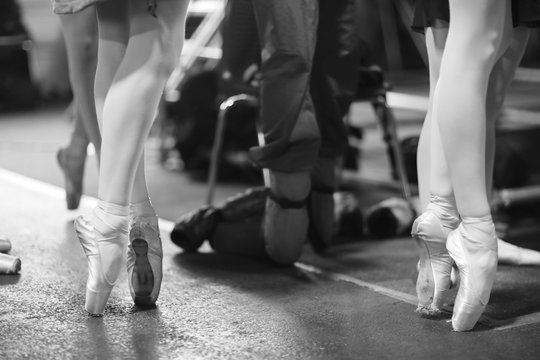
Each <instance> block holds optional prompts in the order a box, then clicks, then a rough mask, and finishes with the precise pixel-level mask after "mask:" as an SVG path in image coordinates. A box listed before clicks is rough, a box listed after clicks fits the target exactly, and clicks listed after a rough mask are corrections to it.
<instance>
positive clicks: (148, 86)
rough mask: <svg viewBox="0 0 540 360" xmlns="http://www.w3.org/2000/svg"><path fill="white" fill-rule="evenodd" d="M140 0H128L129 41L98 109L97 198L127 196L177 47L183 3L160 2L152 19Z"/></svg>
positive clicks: (117, 200)
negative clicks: (99, 157) (100, 138)
mask: <svg viewBox="0 0 540 360" xmlns="http://www.w3.org/2000/svg"><path fill="white" fill-rule="evenodd" d="M145 4H146V2H145V1H135V2H131V6H132V9H131V11H132V15H131V30H130V33H129V43H128V45H127V47H126V50H125V56H124V57H123V60H122V62H121V64H120V66H119V67H118V70H117V71H116V73H115V76H114V80H113V83H112V85H111V86H110V89H109V90H108V92H107V96H106V98H105V102H104V104H103V113H102V133H103V146H102V154H103V155H102V163H101V173H100V182H99V198H100V199H103V200H105V201H109V202H112V203H116V204H124V205H127V204H128V203H129V202H130V200H131V191H132V189H133V183H134V181H135V174H136V173H137V168H138V167H139V163H140V162H141V158H142V154H143V145H144V141H145V140H146V138H147V136H148V132H149V130H150V127H151V124H152V121H153V120H154V117H155V113H156V110H157V106H158V103H159V100H160V98H161V92H162V91H163V87H164V86H165V82H166V80H167V78H168V76H169V74H170V72H171V71H172V68H173V66H174V62H175V61H176V59H177V56H178V54H179V52H180V50H181V45H182V39H183V18H184V17H185V11H186V9H185V7H186V5H187V2H185V1H174V0H172V1H163V2H160V5H159V7H158V17H157V19H156V18H153V17H151V16H149V15H148V13H147V12H146V5H145ZM98 13H99V12H98ZM100 15H101V14H100ZM178 19H182V21H178ZM100 21H101V20H100ZM101 40H102V37H101V35H100V41H101ZM103 40H105V41H107V40H108V39H103ZM113 41H114V40H113ZM170 44H173V45H174V48H173V49H171V48H169V45H170ZM100 46H101V42H100ZM113 47H116V48H117V49H118V48H120V49H121V45H117V44H113ZM96 87H97V86H96ZM140 173H142V171H141V172H140Z"/></svg>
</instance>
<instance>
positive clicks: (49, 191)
mask: <svg viewBox="0 0 540 360" xmlns="http://www.w3.org/2000/svg"><path fill="white" fill-rule="evenodd" d="M0 179H1V180H3V181H6V182H9V183H12V184H14V185H16V186H19V187H22V188H26V189H28V190H30V191H35V192H39V193H42V194H44V195H48V196H51V197H53V198H55V199H59V200H64V199H65V190H64V189H63V188H61V187H59V186H56V185H52V184H48V183H45V182H43V181H40V180H36V179H32V178H29V177H27V176H24V175H20V174H17V173H15V172H12V171H9V170H5V169H2V168H0ZM96 203H97V199H96V198H94V197H91V196H83V198H82V199H81V205H80V206H81V208H82V209H83V210H84V209H87V210H90V209H92V208H93V207H94V206H95V205H96ZM159 226H160V229H161V231H162V232H165V233H169V232H171V231H172V229H173V227H174V223H173V222H171V221H168V220H164V219H160V220H159ZM295 266H296V267H297V268H299V269H302V270H304V271H308V272H311V273H314V274H317V275H319V276H322V277H324V278H327V279H330V280H333V281H344V282H348V283H352V284H355V285H357V286H360V287H363V288H366V289H369V290H371V291H374V292H377V293H379V294H382V295H385V296H388V297H391V298H393V299H396V300H400V301H403V302H405V303H407V304H411V305H414V306H416V304H417V299H416V296H414V295H411V294H407V293H404V292H401V291H397V290H393V289H390V288H387V287H384V286H381V285H377V284H373V283H369V282H366V281H363V280H360V279H357V278H355V277H352V276H349V275H345V274H340V273H334V272H330V271H326V270H323V269H320V268H318V267H315V266H312V265H308V264H303V263H300V262H297V263H295ZM482 322H483V323H486V324H488V325H490V326H491V327H492V328H493V329H494V330H508V329H513V328H517V327H520V326H524V325H530V324H536V323H540V312H536V313H532V314H526V315H522V316H517V317H514V318H510V319H505V320H495V319H491V318H487V317H484V319H483V321H482Z"/></svg>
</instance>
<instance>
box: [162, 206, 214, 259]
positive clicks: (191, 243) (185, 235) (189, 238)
mask: <svg viewBox="0 0 540 360" xmlns="http://www.w3.org/2000/svg"><path fill="white" fill-rule="evenodd" d="M217 220H218V211H217V210H216V209H215V208H214V207H212V206H205V207H202V208H200V209H197V210H193V211H191V212H189V213H187V214H185V215H183V216H182V217H180V218H179V219H178V220H177V221H176V223H175V224H174V228H173V230H172V232H171V240H172V242H173V243H174V244H175V245H178V246H179V247H181V248H182V249H183V250H184V251H185V252H195V251H197V249H199V247H201V245H202V244H203V243H204V241H205V240H207V239H208V238H209V237H210V235H211V234H212V232H213V231H214V229H215V227H216V224H217Z"/></svg>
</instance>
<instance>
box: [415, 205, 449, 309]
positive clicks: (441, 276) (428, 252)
mask: <svg viewBox="0 0 540 360" xmlns="http://www.w3.org/2000/svg"><path fill="white" fill-rule="evenodd" d="M456 225H457V219H456V221H455V222H449V223H447V224H444V223H443V221H441V219H440V218H439V217H438V216H437V215H436V214H435V213H433V212H431V211H429V210H428V211H426V212H424V213H423V214H422V215H420V216H419V217H418V218H417V219H416V220H415V221H414V223H413V226H412V231H411V235H412V237H413V239H414V240H415V242H416V247H417V249H418V251H419V253H420V260H419V261H418V278H417V281H416V293H417V296H418V307H417V309H416V312H418V313H420V314H421V315H424V316H437V315H439V314H440V312H441V310H440V308H441V307H442V305H443V300H444V293H445V291H447V290H448V289H450V288H451V287H452V276H451V275H452V264H453V261H452V258H451V257H450V255H449V254H448V251H447V249H446V238H447V237H448V234H449V233H450V231H451V230H452V229H453V228H454V227H455V226H456Z"/></svg>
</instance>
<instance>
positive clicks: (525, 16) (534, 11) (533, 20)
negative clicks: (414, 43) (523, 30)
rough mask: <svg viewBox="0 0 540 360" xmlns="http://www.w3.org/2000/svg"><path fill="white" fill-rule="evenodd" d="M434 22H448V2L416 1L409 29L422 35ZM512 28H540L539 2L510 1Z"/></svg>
mask: <svg viewBox="0 0 540 360" xmlns="http://www.w3.org/2000/svg"><path fill="white" fill-rule="evenodd" d="M436 20H443V21H446V22H449V21H450V9H449V6H448V0H416V1H415V8H414V13H413V19H412V24H411V28H412V29H413V30H414V31H417V32H420V33H424V29H425V28H427V27H431V26H433V24H434V23H435V21H436ZM512 22H513V24H514V26H527V27H540V0H512Z"/></svg>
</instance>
